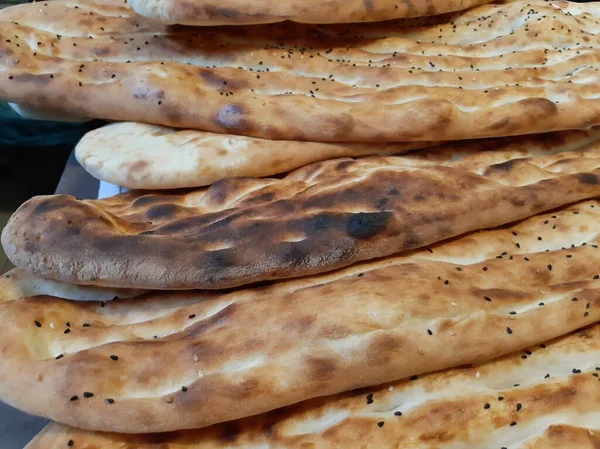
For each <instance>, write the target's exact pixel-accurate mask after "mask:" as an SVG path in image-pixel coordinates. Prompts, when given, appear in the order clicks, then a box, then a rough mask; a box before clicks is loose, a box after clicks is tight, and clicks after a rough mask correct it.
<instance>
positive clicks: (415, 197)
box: [413, 193, 425, 201]
mask: <svg viewBox="0 0 600 449" xmlns="http://www.w3.org/2000/svg"><path fill="white" fill-rule="evenodd" d="M413 200H415V201H425V195H423V194H422V193H418V194H416V195H415V196H413Z"/></svg>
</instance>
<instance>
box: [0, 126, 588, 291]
mask: <svg viewBox="0 0 600 449" xmlns="http://www.w3.org/2000/svg"><path fill="white" fill-rule="evenodd" d="M599 137H600V132H598V131H591V132H587V133H586V132H580V133H574V134H566V135H562V136H557V135H554V136H539V137H536V138H535V139H534V140H533V141H531V142H532V144H531V145H524V146H522V145H519V144H518V143H515V141H514V140H512V139H507V140H498V141H487V142H479V143H477V144H475V145H471V144H465V145H464V146H463V144H460V143H457V144H456V145H454V146H449V147H448V148H446V149H436V150H432V151H431V152H429V153H427V152H425V153H422V154H420V155H408V156H405V157H402V156H398V157H387V158H386V157H373V158H365V159H360V160H352V159H334V160H330V161H325V162H321V163H317V164H313V165H310V166H307V167H304V168H302V169H299V170H296V171H294V172H292V173H290V174H289V175H287V176H286V177H285V178H283V179H251V178H227V179H224V180H221V181H218V182H216V183H215V184H213V185H212V186H210V187H209V188H207V189H198V190H193V191H187V192H179V191H165V192H161V193H147V192H143V191H137V192H130V193H127V194H123V195H119V196H115V197H112V198H108V199H103V200H93V201H80V200H77V199H76V198H73V197H70V196H65V195H57V196H42V197H35V198H33V199H31V200H29V201H27V202H26V203H25V204H23V205H22V206H21V207H20V208H19V210H18V211H17V212H15V214H14V215H13V216H12V217H11V219H10V220H9V222H8V224H7V225H6V227H5V228H4V230H3V233H2V244H3V246H4V249H5V251H6V254H7V256H8V257H9V258H10V260H11V261H12V262H13V263H14V264H15V265H16V266H18V267H21V268H24V269H27V270H29V271H32V272H34V273H36V274H39V275H41V276H43V277H47V278H51V279H57V280H61V281H66V282H74V283H82V284H94V285H102V286H111V287H122V288H141V289H193V288H207V289H216V288H227V287H233V286H239V285H243V284H248V283H252V282H257V281H264V280H272V279H280V278H289V277H297V276H304V275H307V274H314V273H319V272H324V271H329V270H332V269H335V268H339V267H343V266H348V265H350V264H352V263H354V262H357V261H360V260H368V259H373V258H377V257H383V256H387V255H390V254H393V253H397V252H400V251H406V250H410V249H415V248H419V247H423V246H427V245H429V244H432V243H435V242H437V241H441V240H444V239H447V238H451V237H455V236H458V235H461V234H464V233H466V232H469V231H473V230H476V229H481V228H486V227H493V226H498V225H501V224H504V223H510V222H513V221H516V220H520V219H523V218H526V217H529V216H531V215H534V214H536V213H539V212H542V211H545V210H550V209H553V208H556V207H560V206H562V205H565V204H569V203H573V202H575V201H579V200H582V199H586V198H592V197H595V196H599V195H600V183H599V182H598V176H600V145H599V144H598V139H599ZM529 141H530V140H529V139H526V140H525V142H529ZM486 149H487V150H488V151H485V150H486ZM478 150H480V151H478ZM563 150H565V151H563ZM569 150H571V151H569Z"/></svg>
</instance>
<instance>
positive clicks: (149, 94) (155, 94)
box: [133, 87, 165, 100]
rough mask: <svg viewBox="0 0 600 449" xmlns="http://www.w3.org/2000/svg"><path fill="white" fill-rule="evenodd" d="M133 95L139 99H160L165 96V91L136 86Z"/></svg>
mask: <svg viewBox="0 0 600 449" xmlns="http://www.w3.org/2000/svg"><path fill="white" fill-rule="evenodd" d="M133 97H134V98H138V99H140V100H160V99H162V98H164V97H165V91H164V90H162V89H161V90H156V89H151V88H149V87H137V88H136V89H134V91H133Z"/></svg>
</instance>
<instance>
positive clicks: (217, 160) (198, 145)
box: [75, 123, 432, 190]
mask: <svg viewBox="0 0 600 449" xmlns="http://www.w3.org/2000/svg"><path fill="white" fill-rule="evenodd" d="M427 146H432V144H427V143H425V142H411V143H398V144H329V143H317V142H296V141H287V140H266V139H257V138H253V137H243V136H234V135H231V134H215V133H208V132H203V131H193V130H176V129H172V128H165V127H163V126H156V125H147V124H143V123H115V124H111V125H108V126H104V127H102V128H99V129H96V130H94V131H91V132H89V133H87V134H86V135H85V136H84V137H83V138H82V139H81V140H80V141H79V143H78V144H77V147H76V148H75V156H76V157H77V160H78V161H79V162H80V164H81V165H82V166H83V167H84V168H85V169H86V170H87V171H88V172H90V173H91V174H92V175H93V176H95V177H96V178H98V179H101V180H103V181H107V182H110V183H112V184H116V185H119V186H123V187H128V188H131V189H145V190H153V189H180V188H189V187H199V186H205V185H210V184H212V183H213V182H216V181H218V180H219V179H222V178H225V177H239V176H248V177H263V176H272V175H276V174H279V173H286V172H289V171H290V170H294V169H296V168H299V167H303V166H305V165H308V164H312V163H314V162H318V161H324V160H327V159H333V158H336V157H356V156H367V155H374V154H379V155H389V154H400V153H406V152H408V151H411V150H415V149H418V148H423V147H427Z"/></svg>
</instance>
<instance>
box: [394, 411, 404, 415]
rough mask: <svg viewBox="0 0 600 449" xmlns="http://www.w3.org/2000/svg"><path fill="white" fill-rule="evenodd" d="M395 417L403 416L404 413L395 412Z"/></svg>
mask: <svg viewBox="0 0 600 449" xmlns="http://www.w3.org/2000/svg"><path fill="white" fill-rule="evenodd" d="M394 415H395V416H402V412H394Z"/></svg>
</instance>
